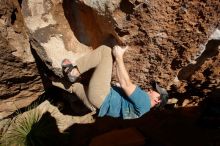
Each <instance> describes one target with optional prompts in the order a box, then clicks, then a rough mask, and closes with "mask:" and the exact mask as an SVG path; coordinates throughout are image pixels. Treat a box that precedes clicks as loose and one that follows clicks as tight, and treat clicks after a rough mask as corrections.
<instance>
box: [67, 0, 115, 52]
mask: <svg viewBox="0 0 220 146" xmlns="http://www.w3.org/2000/svg"><path fill="white" fill-rule="evenodd" d="M63 9H64V14H65V17H66V19H67V21H68V22H69V25H70V27H71V29H72V31H73V33H74V35H75V37H76V38H77V40H78V41H79V42H80V43H83V44H85V45H87V46H92V47H93V48H96V47H98V46H100V45H102V44H103V43H104V41H105V40H106V39H107V38H108V37H109V36H111V35H114V33H115V32H114V27H113V25H112V24H111V23H112V20H111V18H110V17H109V18H108V17H106V16H102V15H100V14H98V12H95V11H94V10H93V9H92V8H90V7H88V6H86V5H83V4H80V3H77V2H76V1H72V0H64V1H63Z"/></svg>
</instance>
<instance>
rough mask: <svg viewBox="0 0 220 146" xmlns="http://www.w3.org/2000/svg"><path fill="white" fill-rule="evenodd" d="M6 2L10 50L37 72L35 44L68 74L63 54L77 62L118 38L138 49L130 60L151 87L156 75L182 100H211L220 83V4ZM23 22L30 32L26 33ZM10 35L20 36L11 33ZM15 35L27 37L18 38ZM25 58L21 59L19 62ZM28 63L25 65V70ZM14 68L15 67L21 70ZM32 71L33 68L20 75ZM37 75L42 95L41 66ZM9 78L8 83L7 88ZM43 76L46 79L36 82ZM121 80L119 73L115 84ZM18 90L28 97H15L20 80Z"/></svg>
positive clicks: (177, 0) (138, 78)
mask: <svg viewBox="0 0 220 146" xmlns="http://www.w3.org/2000/svg"><path fill="white" fill-rule="evenodd" d="M1 2H3V3H4V4H5V5H6V6H7V5H8V6H7V7H9V8H7V10H9V12H7V13H5V11H2V14H1V23H0V24H1V28H3V29H1V30H3V31H1V32H2V33H1V35H2V36H3V37H4V38H5V40H6V41H5V42H8V43H9V44H11V46H12V47H10V48H12V49H13V48H15V49H17V51H16V52H13V53H9V54H13V55H14V56H16V57H18V58H19V59H21V60H22V61H21V62H22V63H21V66H22V65H23V61H27V62H28V63H27V64H25V65H23V66H22V67H23V68H25V69H26V70H28V71H29V68H31V69H32V68H33V70H34V69H36V66H35V65H33V58H31V57H30V58H28V57H27V56H31V55H27V54H30V46H29V45H31V47H32V48H33V49H34V50H35V51H36V53H37V55H38V56H39V57H40V59H41V60H42V62H43V63H44V64H45V65H46V66H47V67H48V68H49V69H50V70H52V71H53V72H54V73H55V74H56V75H57V76H59V77H63V75H62V72H61V66H60V63H61V61H62V59H64V58H69V59H70V60H71V61H74V60H75V59H77V58H79V57H80V56H82V55H84V54H86V53H88V52H90V51H91V50H92V49H95V48H96V47H98V46H100V45H102V44H109V42H111V40H109V38H112V37H114V38H116V40H117V41H118V42H119V43H120V44H125V45H129V46H130V49H129V51H128V52H127V54H126V55H125V63H126V66H127V68H128V71H129V74H130V75H131V78H132V80H133V81H134V83H136V84H139V85H140V86H141V87H142V88H143V89H147V88H148V87H149V84H148V83H149V81H150V80H151V79H156V80H157V81H158V82H160V84H161V85H163V86H164V87H166V88H167V89H169V91H170V95H171V97H175V98H181V100H182V99H185V98H193V99H194V98H196V99H198V98H204V97H206V96H208V93H210V92H211V91H214V90H215V89H216V88H217V87H218V86H219V82H220V81H219V76H220V73H219V70H220V69H219V62H220V61H219V44H220V43H219V33H218V32H219V28H218V27H219V19H220V17H219V15H220V2H219V1H212V0H192V1H187V0H167V1H160V0H148V1H146V0H113V1H110V0H102V1H100V0H75V1H72V0H22V1H19V2H20V5H19V4H18V2H17V1H16V0H14V1H7V2H6V1H4V0H2V1H1ZM3 6H4V5H2V7H3ZM20 7H21V11H22V15H19V13H20ZM22 16H23V18H22ZM6 18H7V19H6ZM3 20H4V21H3ZM6 20H7V21H6ZM22 20H24V26H25V27H26V28H27V30H28V33H27V34H26V33H25V32H23V31H24V29H23V28H24V27H23V21H22ZM6 22H7V23H6ZM4 28H7V30H6V29H4ZM18 32H20V33H18ZM7 33H9V34H10V35H11V36H13V37H9V36H10V35H7V37H6V36H4V35H5V34H7ZM14 36H19V37H16V41H13V40H15V39H14V38H15V37H14ZM28 38H30V44H29V43H28V41H29V40H28ZM2 40H3V39H2ZM6 44H7V43H6ZM3 46H4V47H5V46H7V45H3ZM13 46H16V47H13ZM22 48H23V49H22ZM24 48H25V49H24ZM1 50H3V49H1ZM4 50H5V49H4ZM9 52H10V51H9ZM19 52H20V53H19ZM22 52H24V54H22ZM2 54H6V52H4V53H2ZM19 54H20V55H19ZM21 54H22V55H21ZM2 56H6V55H2ZM14 56H13V57H14ZM7 58H9V57H7ZM14 62H15V63H14ZM17 62H19V61H17V60H13V65H14V64H16V63H17ZM29 63H30V64H29ZM31 63H32V64H31ZM21 66H18V68H19V69H20V70H22V72H24V69H22V67H21ZM13 69H15V70H13V72H15V71H16V67H13ZM26 70H25V71H26ZM7 72H8V73H9V72H12V70H10V69H7ZM16 72H19V71H16ZM24 76H25V77H26V75H25V73H24V74H22V75H20V76H19V77H17V78H18V80H20V79H22V77H24ZM29 76H31V77H32V78H31V81H34V83H33V84H32V83H31V85H33V86H34V85H39V86H38V88H36V90H35V91H34V92H36V93H40V91H41V90H42V84H41V83H40V82H41V81H40V79H39V75H38V74H37V73H36V71H35V70H34V71H31V75H29ZM29 76H28V77H29ZM2 77H3V75H2ZM7 77H9V76H8V75H7ZM17 78H16V81H17ZM25 79H26V78H25ZM35 79H36V80H35ZM2 80H3V81H5V80H6V79H3V78H2ZM27 80H28V79H27ZM3 81H2V84H1V85H2V86H4V87H6V85H7V84H6V82H3ZM10 81H11V80H10ZM12 81H13V82H14V81H15V79H12ZM22 81H23V80H22ZM35 81H36V82H35ZM37 81H39V84H35V83H37ZM116 81H117V79H116V78H115V71H114V72H113V82H116ZM26 82H28V81H26V80H25V83H26ZM19 83H20V82H19ZM22 83H23V82H22ZM26 85H28V84H26ZM15 87H16V90H14V89H13V91H11V92H10V94H12V93H14V94H13V97H15V98H17V97H18V98H20V97H22V96H23V95H20V94H19V96H17V97H16V96H14V95H15V91H18V90H17V88H20V85H18V86H15ZM28 88H29V87H28ZM33 88H34V87H33ZM11 89H12V88H11ZM22 89H23V88H22ZM25 90H27V89H25ZM2 91H6V89H2ZM2 93H3V92H2ZM16 93H17V92H16ZM28 93H32V92H28ZM6 95H7V94H6ZM38 95H39V94H38ZM36 96H37V94H36ZM36 96H30V97H32V98H35V97H36ZM184 105H185V103H184Z"/></svg>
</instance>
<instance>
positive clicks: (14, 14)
mask: <svg viewBox="0 0 220 146" xmlns="http://www.w3.org/2000/svg"><path fill="white" fill-rule="evenodd" d="M17 12H18V10H17V9H14V10H13V12H12V14H11V24H12V25H13V24H14V23H15V21H16V13H17Z"/></svg>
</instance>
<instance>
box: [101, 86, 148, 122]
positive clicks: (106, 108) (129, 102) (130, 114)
mask: <svg viewBox="0 0 220 146" xmlns="http://www.w3.org/2000/svg"><path fill="white" fill-rule="evenodd" d="M150 107H151V104H150V98H149V96H148V94H147V93H146V92H145V91H143V90H142V89H141V88H140V87H139V86H136V88H135V90H134V92H133V93H132V94H131V95H130V96H129V97H128V96H126V95H125V93H124V91H123V90H122V89H121V88H119V87H115V86H112V88H111V90H110V93H109V94H108V95H107V97H106V98H105V100H104V102H103V104H102V105H101V107H100V109H99V114H98V116H99V117H103V116H105V115H107V116H111V117H116V118H118V117H121V118H123V119H135V118H139V117H141V116H142V115H144V114H145V113H146V112H148V111H149V110H150Z"/></svg>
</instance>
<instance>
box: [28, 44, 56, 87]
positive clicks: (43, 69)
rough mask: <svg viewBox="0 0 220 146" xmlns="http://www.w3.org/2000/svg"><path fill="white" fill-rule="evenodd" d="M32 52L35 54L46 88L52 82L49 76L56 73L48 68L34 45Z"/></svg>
mask: <svg viewBox="0 0 220 146" xmlns="http://www.w3.org/2000/svg"><path fill="white" fill-rule="evenodd" d="M31 53H32V55H33V56H34V59H35V63H36V66H37V69H38V73H39V74H40V76H41V80H42V83H43V86H44V89H47V88H49V87H51V86H52V83H51V81H50V80H49V78H48V77H50V76H52V75H54V73H53V72H52V71H51V70H49V69H48V68H47V66H46V65H45V63H44V62H43V61H42V60H41V59H40V57H39V56H38V54H37V52H36V51H35V50H34V49H33V48H32V47H31Z"/></svg>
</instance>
